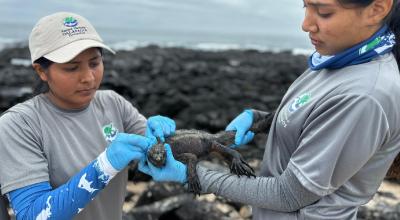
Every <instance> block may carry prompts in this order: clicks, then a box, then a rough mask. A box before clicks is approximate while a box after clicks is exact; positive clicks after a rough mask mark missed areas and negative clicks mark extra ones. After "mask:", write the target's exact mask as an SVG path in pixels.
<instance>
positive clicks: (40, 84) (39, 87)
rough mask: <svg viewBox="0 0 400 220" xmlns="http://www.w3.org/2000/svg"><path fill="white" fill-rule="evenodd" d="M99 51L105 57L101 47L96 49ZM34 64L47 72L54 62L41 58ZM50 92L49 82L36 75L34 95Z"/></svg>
mask: <svg viewBox="0 0 400 220" xmlns="http://www.w3.org/2000/svg"><path fill="white" fill-rule="evenodd" d="M96 48H97V49H98V50H99V51H100V54H101V55H102V56H103V48H101V47H96ZM33 63H37V64H39V65H40V66H41V67H42V68H43V69H44V70H45V71H47V70H48V69H49V67H50V66H51V64H53V63H54V62H53V61H51V60H48V59H46V58H45V57H40V58H39V59H37V60H35V61H34V62H33ZM48 91H49V85H48V84H47V82H45V81H43V80H42V79H41V78H40V77H39V76H38V75H37V74H36V80H35V83H34V84H33V95H34V96H35V95H39V94H41V93H45V92H48Z"/></svg>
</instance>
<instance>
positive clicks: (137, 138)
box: [117, 133, 152, 151]
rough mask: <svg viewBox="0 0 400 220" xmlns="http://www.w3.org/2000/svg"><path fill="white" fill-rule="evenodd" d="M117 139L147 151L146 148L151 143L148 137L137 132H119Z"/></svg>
mask: <svg viewBox="0 0 400 220" xmlns="http://www.w3.org/2000/svg"><path fill="white" fill-rule="evenodd" d="M117 140H118V141H121V142H125V143H127V144H129V145H132V146H136V147H139V148H140V149H142V150H143V151H147V149H148V148H149V147H150V146H151V145H152V140H151V139H150V138H147V137H144V136H142V135H137V134H126V133H119V134H118V136H117Z"/></svg>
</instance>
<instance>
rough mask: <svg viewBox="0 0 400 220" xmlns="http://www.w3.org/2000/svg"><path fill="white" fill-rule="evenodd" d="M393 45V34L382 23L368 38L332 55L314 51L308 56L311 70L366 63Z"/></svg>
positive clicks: (390, 48)
mask: <svg viewBox="0 0 400 220" xmlns="http://www.w3.org/2000/svg"><path fill="white" fill-rule="evenodd" d="M394 45H395V35H394V34H393V32H392V31H390V29H389V28H388V26H387V25H384V26H383V27H382V28H381V29H379V30H378V31H377V32H376V33H375V34H374V35H373V36H372V37H370V38H369V39H367V40H365V41H363V42H361V43H359V44H357V45H355V46H353V47H351V48H349V49H347V50H345V51H343V52H340V53H338V54H335V55H332V56H323V55H321V54H319V53H318V52H314V53H313V54H312V55H311V56H310V57H309V58H308V65H309V67H310V69H312V70H320V69H324V68H326V69H339V68H342V67H346V66H350V65H356V64H361V63H366V62H369V61H371V60H372V59H373V58H375V57H376V56H378V55H382V54H385V53H388V52H390V51H391V50H392V48H393V46H394Z"/></svg>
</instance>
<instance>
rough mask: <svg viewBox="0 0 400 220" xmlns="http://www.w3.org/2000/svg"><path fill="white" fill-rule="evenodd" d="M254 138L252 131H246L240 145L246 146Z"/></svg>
mask: <svg viewBox="0 0 400 220" xmlns="http://www.w3.org/2000/svg"><path fill="white" fill-rule="evenodd" d="M253 138H254V132H252V131H248V132H247V133H246V134H245V135H244V138H243V140H242V144H247V143H249V142H250V141H251V140H253Z"/></svg>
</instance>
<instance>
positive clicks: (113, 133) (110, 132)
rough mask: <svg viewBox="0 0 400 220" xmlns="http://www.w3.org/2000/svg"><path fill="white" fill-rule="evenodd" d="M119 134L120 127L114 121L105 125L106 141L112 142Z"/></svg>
mask: <svg viewBox="0 0 400 220" xmlns="http://www.w3.org/2000/svg"><path fill="white" fill-rule="evenodd" d="M117 134H118V129H117V128H116V127H114V125H113V124H112V123H110V124H108V125H105V126H103V135H104V138H105V139H106V141H108V142H112V141H113V140H114V139H115V138H116V137H117Z"/></svg>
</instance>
